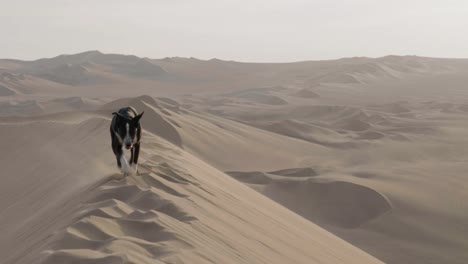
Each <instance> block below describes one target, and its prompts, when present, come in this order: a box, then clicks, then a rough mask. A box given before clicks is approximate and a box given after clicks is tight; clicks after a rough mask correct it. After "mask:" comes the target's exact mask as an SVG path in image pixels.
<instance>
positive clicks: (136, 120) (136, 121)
mask: <svg viewBox="0 0 468 264" xmlns="http://www.w3.org/2000/svg"><path fill="white" fill-rule="evenodd" d="M144 113H145V112H144V111H143V112H141V114H139V115H137V116H135V117H134V118H133V121H134V122H135V123H138V122H140V118H141V117H142V116H143V114H144Z"/></svg>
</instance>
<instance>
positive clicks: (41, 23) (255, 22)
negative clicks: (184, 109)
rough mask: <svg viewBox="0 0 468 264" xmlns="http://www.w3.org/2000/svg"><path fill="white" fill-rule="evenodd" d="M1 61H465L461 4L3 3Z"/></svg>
mask: <svg viewBox="0 0 468 264" xmlns="http://www.w3.org/2000/svg"><path fill="white" fill-rule="evenodd" d="M0 34H1V36H2V37H1V39H0V58H18V59H37V58H41V57H52V56H56V55H58V54H64V53H65V54H70V53H77V52H82V51H86V50H96V49H97V50H100V51H102V52H105V53H124V54H135V55H138V56H146V57H151V58H161V57H166V56H169V57H170V56H182V57H197V58H202V59H210V58H214V57H216V58H221V59H232V60H239V61H297V60H310V59H333V58H340V57H353V56H370V57H377V56H383V55H388V54H396V55H408V54H409V55H413V54H415V55H422V56H433V57H465V58H468V1H466V0H385V1H384V0H244V1H240V0H237V1H235V0H232V1H231V0H229V1H228V0H93V1H91V0H14V1H12V0H0Z"/></svg>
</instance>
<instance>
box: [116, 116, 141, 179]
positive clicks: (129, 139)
mask: <svg viewBox="0 0 468 264" xmlns="http://www.w3.org/2000/svg"><path fill="white" fill-rule="evenodd" d="M143 113H144V112H141V114H138V112H137V111H136V110H135V108H133V107H124V108H121V109H120V110H119V111H118V112H114V113H112V115H114V116H113V118H112V122H111V125H110V133H111V138H112V150H113V151H114V155H115V158H116V159H117V166H118V167H119V168H120V169H121V170H122V172H123V174H124V175H129V174H136V173H137V170H138V156H139V154H140V139H141V125H140V119H141V117H142V116H143ZM123 146H125V148H126V149H127V150H130V153H131V157H130V162H128V161H127V159H126V158H125V155H124V153H123V150H122V147H123Z"/></svg>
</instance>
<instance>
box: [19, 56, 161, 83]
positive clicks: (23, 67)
mask: <svg viewBox="0 0 468 264" xmlns="http://www.w3.org/2000/svg"><path fill="white" fill-rule="evenodd" d="M15 62H16V64H17V65H18V67H17V69H16V71H18V72H21V73H23V74H29V75H33V76H36V77H40V78H43V79H46V80H49V81H53V82H58V83H62V84H68V85H80V84H90V83H100V82H106V79H108V77H109V76H108V75H109V74H110V75H112V74H117V75H125V76H127V77H136V78H148V79H153V78H157V77H159V76H161V75H164V74H165V73H166V71H165V70H164V69H163V68H162V67H161V66H159V65H156V64H153V63H152V62H151V61H150V60H147V59H144V58H139V57H137V56H133V55H119V54H103V53H101V52H99V51H87V52H83V53H78V54H73V55H60V56H57V57H54V58H47V59H39V60H35V61H15Z"/></svg>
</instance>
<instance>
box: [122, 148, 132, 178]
mask: <svg viewBox="0 0 468 264" xmlns="http://www.w3.org/2000/svg"><path fill="white" fill-rule="evenodd" d="M119 160H120V164H122V167H121V170H122V172H123V174H124V175H125V176H127V175H129V174H131V173H132V169H131V167H130V165H129V164H128V161H127V159H126V158H125V155H124V154H123V153H122V154H121V155H120V157H119Z"/></svg>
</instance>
